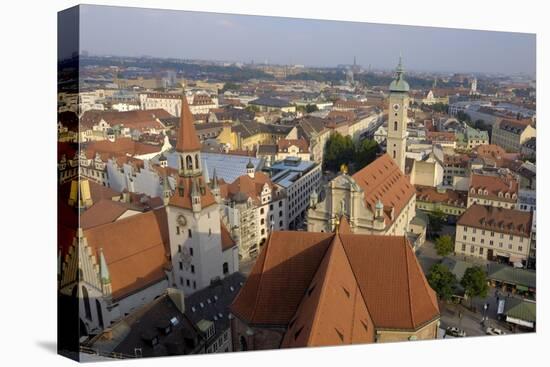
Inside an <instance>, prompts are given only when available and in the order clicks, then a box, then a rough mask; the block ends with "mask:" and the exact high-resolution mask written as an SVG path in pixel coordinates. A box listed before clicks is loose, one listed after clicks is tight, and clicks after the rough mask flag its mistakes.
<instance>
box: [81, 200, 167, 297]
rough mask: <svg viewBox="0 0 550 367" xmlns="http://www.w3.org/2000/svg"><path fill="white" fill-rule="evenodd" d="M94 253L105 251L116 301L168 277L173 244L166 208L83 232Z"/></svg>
mask: <svg viewBox="0 0 550 367" xmlns="http://www.w3.org/2000/svg"><path fill="white" fill-rule="evenodd" d="M84 237H86V239H87V241H88V245H89V246H90V247H91V248H92V253H93V254H98V253H99V249H100V248H102V249H103V254H104V256H105V260H106V261H107V266H108V268H109V274H110V277H111V287H112V294H113V298H114V299H120V298H123V297H125V296H127V295H129V294H131V293H133V292H136V291H138V290H140V289H143V288H144V287H146V286H148V285H151V284H154V283H156V282H159V281H161V280H163V279H165V278H166V274H165V268H166V267H167V266H169V260H168V259H169V254H170V244H169V237H168V224H167V223H166V211H165V210H164V209H159V210H153V211H149V212H146V213H143V214H136V215H133V216H131V217H128V218H124V219H120V220H118V221H115V222H113V223H109V224H105V225H101V226H97V227H93V228H90V229H87V230H84Z"/></svg>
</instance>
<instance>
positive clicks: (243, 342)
mask: <svg viewBox="0 0 550 367" xmlns="http://www.w3.org/2000/svg"><path fill="white" fill-rule="evenodd" d="M240 344H241V350H242V351H247V350H248V343H247V342H246V339H245V337H244V336H242V335H241V339H240Z"/></svg>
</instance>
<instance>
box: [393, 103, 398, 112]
mask: <svg viewBox="0 0 550 367" xmlns="http://www.w3.org/2000/svg"><path fill="white" fill-rule="evenodd" d="M393 109H394V111H399V103H395V104H394V105H393Z"/></svg>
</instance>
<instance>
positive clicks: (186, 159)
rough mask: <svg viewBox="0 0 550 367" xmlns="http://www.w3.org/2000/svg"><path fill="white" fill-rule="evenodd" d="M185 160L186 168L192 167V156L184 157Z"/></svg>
mask: <svg viewBox="0 0 550 367" xmlns="http://www.w3.org/2000/svg"><path fill="white" fill-rule="evenodd" d="M185 162H186V166H187V169H193V158H191V156H190V155H188V156H187V157H185Z"/></svg>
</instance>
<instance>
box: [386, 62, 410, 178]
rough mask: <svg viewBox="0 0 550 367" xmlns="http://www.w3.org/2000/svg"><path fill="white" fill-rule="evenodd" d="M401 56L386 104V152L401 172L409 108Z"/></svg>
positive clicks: (403, 165) (403, 168) (407, 88)
mask: <svg viewBox="0 0 550 367" xmlns="http://www.w3.org/2000/svg"><path fill="white" fill-rule="evenodd" d="M404 71H405V69H404V68H403V58H402V57H401V56H399V63H398V64H397V68H396V69H395V74H396V76H395V79H394V80H393V81H392V82H391V84H390V88H389V89H390V96H389V106H388V112H389V113H388V136H387V144H386V146H387V148H386V151H387V153H388V154H389V155H390V156H391V157H392V158H393V160H394V161H395V163H396V164H397V166H398V167H399V169H400V170H401V172H405V159H406V158H405V152H406V147H407V120H408V115H407V110H408V108H409V83H407V82H406V81H405V79H404V77H403V74H404Z"/></svg>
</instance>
